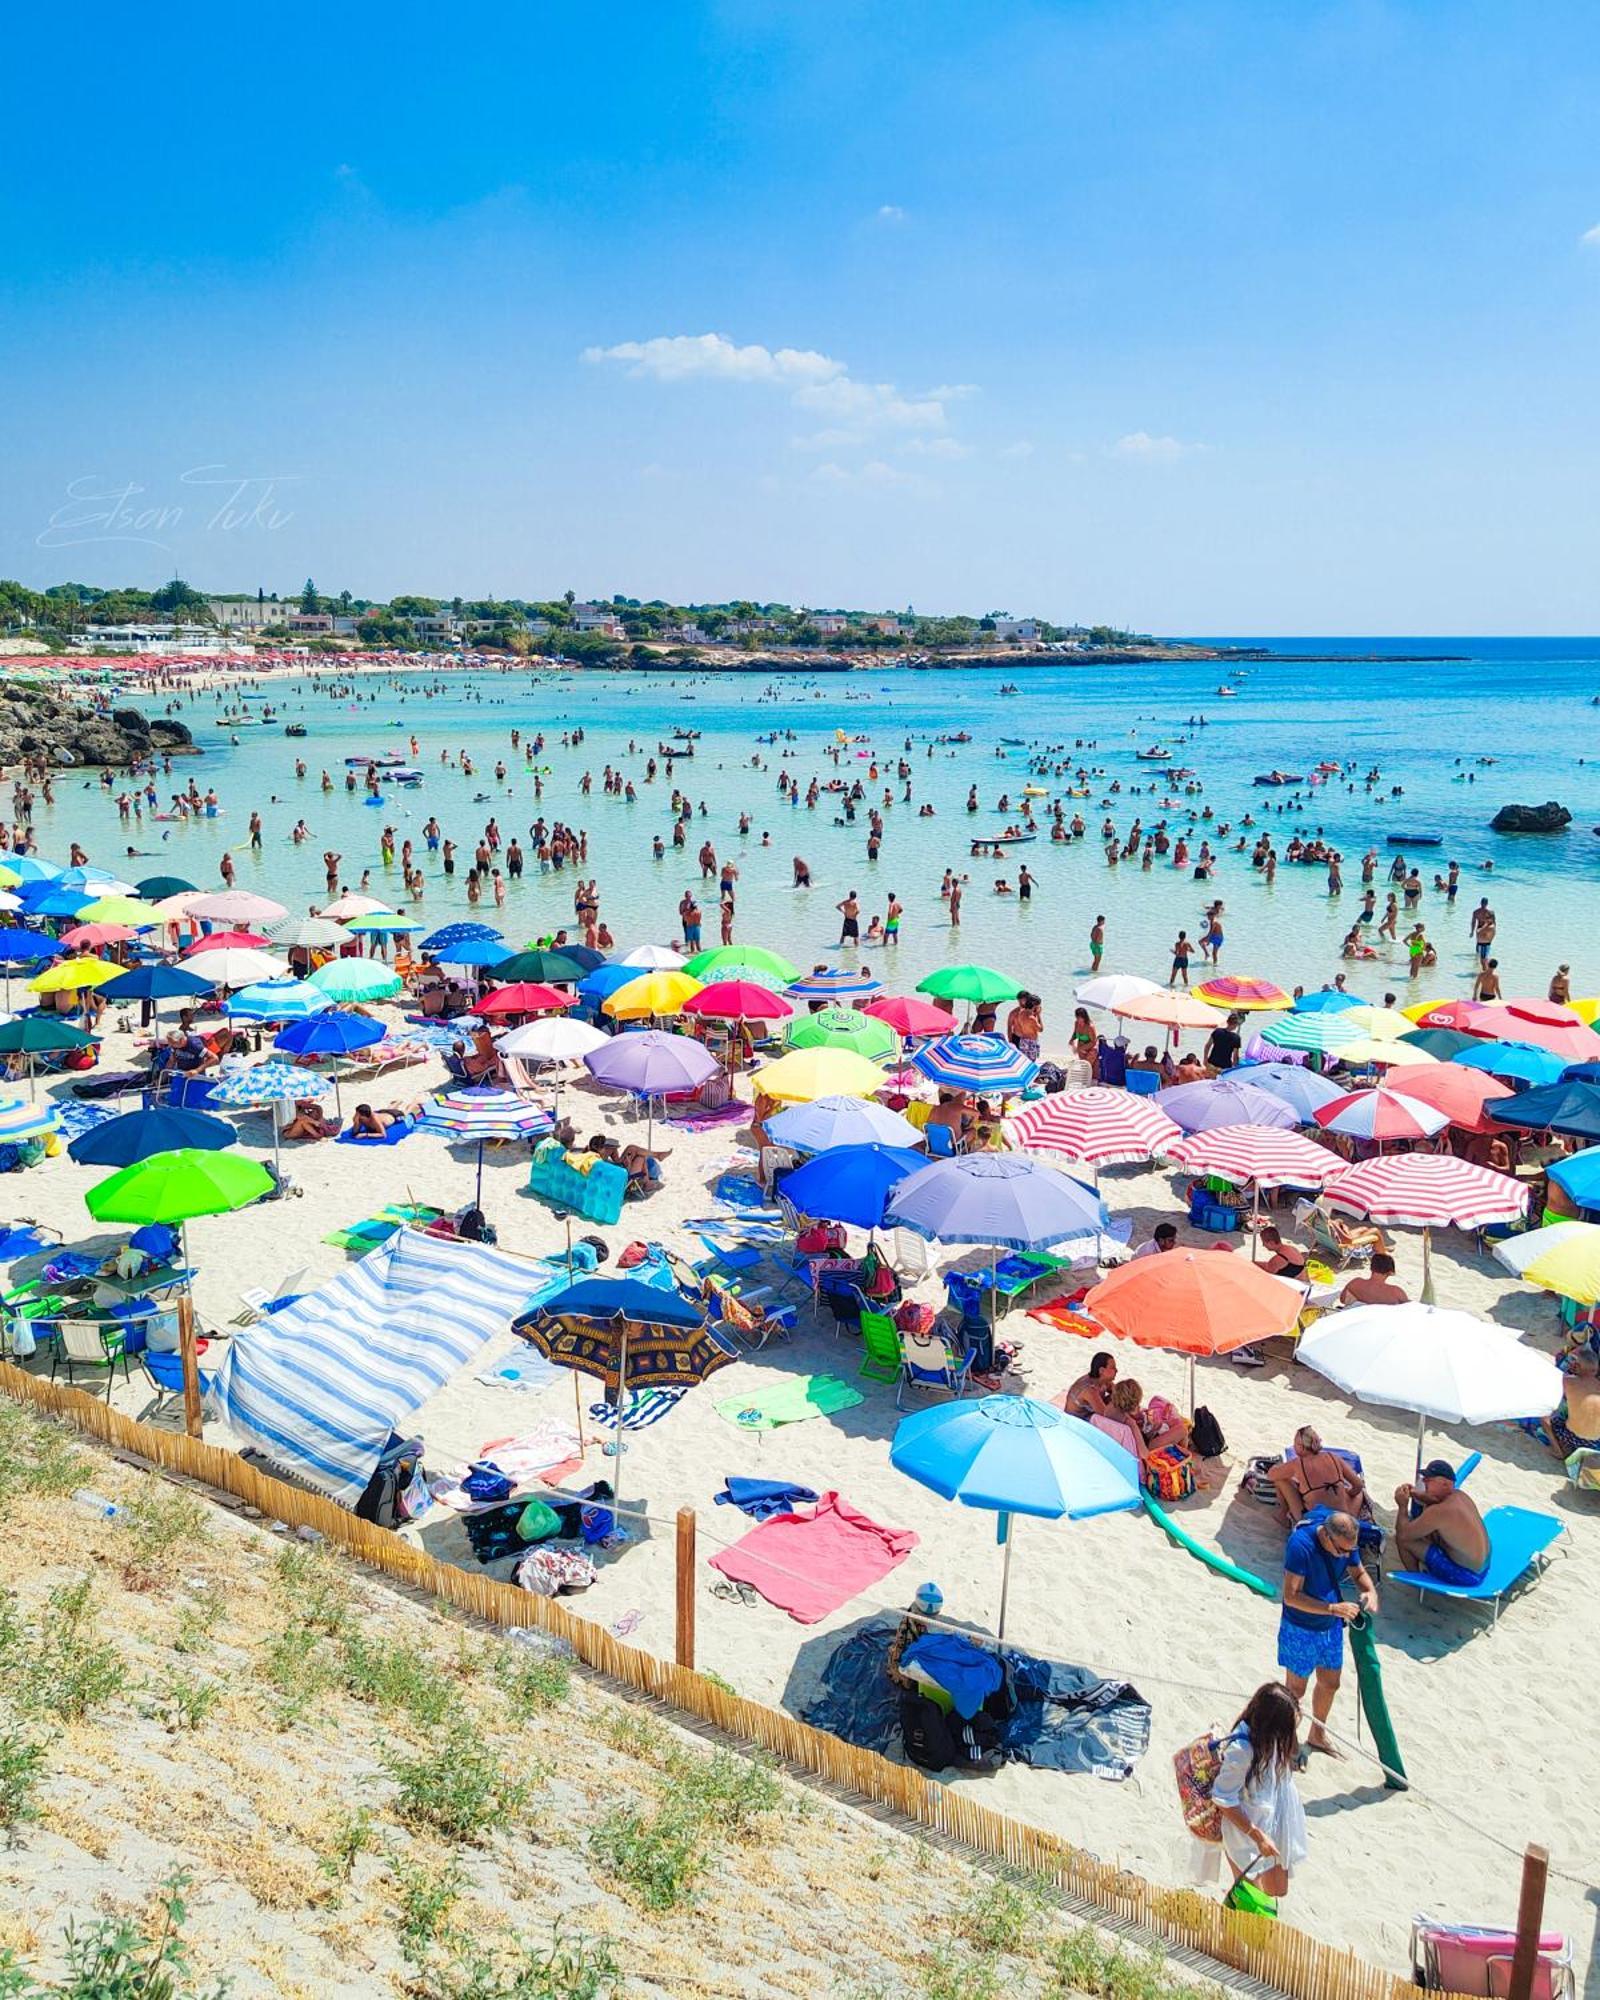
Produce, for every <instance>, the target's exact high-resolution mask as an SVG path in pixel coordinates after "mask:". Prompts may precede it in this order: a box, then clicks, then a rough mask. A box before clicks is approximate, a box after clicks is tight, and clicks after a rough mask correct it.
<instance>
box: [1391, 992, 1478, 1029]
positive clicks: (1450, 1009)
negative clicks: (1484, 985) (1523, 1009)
mask: <svg viewBox="0 0 1600 2000" xmlns="http://www.w3.org/2000/svg"><path fill="white" fill-rule="evenodd" d="M1484 1004H1485V1003H1484V1002H1483V1001H1481V1000H1415V1001H1413V1002H1412V1003H1411V1005H1410V1006H1409V1007H1402V1008H1401V1009H1400V1011H1401V1013H1402V1014H1404V1015H1405V1017H1406V1019H1407V1020H1408V1021H1414V1022H1415V1023H1416V1025H1417V1026H1418V1027H1419V1028H1448V1029H1450V1030H1451V1031H1452V1032H1454V1033H1457V1034H1462V1033H1465V1032H1466V1031H1467V1030H1468V1029H1470V1027H1471V1025H1472V1019H1473V1016H1474V1015H1475V1014H1481V1013H1482V1012H1483V1009H1484Z"/></svg>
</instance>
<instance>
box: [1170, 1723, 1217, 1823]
mask: <svg viewBox="0 0 1600 2000" xmlns="http://www.w3.org/2000/svg"><path fill="white" fill-rule="evenodd" d="M1221 1769H1222V1743H1221V1741H1220V1740H1219V1739H1218V1737H1217V1735H1216V1733H1215V1731H1212V1730H1208V1731H1207V1732H1206V1734H1205V1735H1204V1736H1197V1737H1196V1738H1195V1739H1194V1741H1193V1742H1192V1743H1186V1744H1185V1745H1184V1747H1183V1748H1182V1749H1181V1750H1180V1751H1179V1752H1178V1753H1177V1755H1176V1756H1175V1757H1174V1758H1173V1760H1172V1775H1173V1777H1174V1778H1175V1779H1176V1780H1177V1784H1178V1802H1179V1805H1180V1806H1181V1807H1182V1810H1183V1823H1184V1825H1185V1826H1186V1827H1187V1828H1188V1829H1189V1831H1190V1832H1191V1833H1192V1834H1193V1835H1194V1837H1195V1839H1196V1840H1207V1841H1212V1842H1214V1843H1220V1842H1221V1839H1222V1814H1221V1813H1220V1812H1219V1811H1218V1810H1217V1802H1216V1800H1215V1798H1214V1797H1213V1796H1212V1793H1213V1790H1214V1789H1215V1786H1216V1782H1217V1774H1218V1772H1219V1771H1221Z"/></svg>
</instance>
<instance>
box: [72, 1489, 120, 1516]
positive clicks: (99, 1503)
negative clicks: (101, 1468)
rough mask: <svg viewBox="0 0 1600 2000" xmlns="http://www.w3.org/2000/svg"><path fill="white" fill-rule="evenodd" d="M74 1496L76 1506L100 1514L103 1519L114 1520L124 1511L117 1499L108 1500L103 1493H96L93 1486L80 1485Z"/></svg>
mask: <svg viewBox="0 0 1600 2000" xmlns="http://www.w3.org/2000/svg"><path fill="white" fill-rule="evenodd" d="M72 1498H73V1503H74V1504H75V1505H76V1506H79V1507H82V1508H85V1509H86V1510H87V1511H88V1512H89V1513H91V1514H98V1515H99V1516H100V1518H101V1520H102V1521H114V1520H115V1519H116V1518H117V1516H118V1515H119V1514H120V1513H121V1512H122V1509H121V1508H120V1507H119V1506H118V1505H117V1503H116V1501H115V1500H108V1499H107V1498H106V1496H105V1495H104V1494H103V1493H96V1492H95V1490H94V1489H93V1487H91V1486H80V1487H79V1488H78V1490H77V1492H76V1493H74V1494H73V1496H72Z"/></svg>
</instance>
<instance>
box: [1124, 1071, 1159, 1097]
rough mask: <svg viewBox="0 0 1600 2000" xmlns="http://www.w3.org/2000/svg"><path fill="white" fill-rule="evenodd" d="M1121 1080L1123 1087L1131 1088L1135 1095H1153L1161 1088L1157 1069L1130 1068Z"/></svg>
mask: <svg viewBox="0 0 1600 2000" xmlns="http://www.w3.org/2000/svg"><path fill="white" fill-rule="evenodd" d="M1122 1082H1123V1088H1124V1089H1125V1090H1131V1091H1132V1092H1133V1094H1134V1096H1135V1097H1154V1096H1155V1094H1156V1092H1157V1091H1158V1090H1159V1089H1160V1088H1161V1072H1160V1070H1158V1069H1130V1070H1129V1071H1128V1072H1127V1074H1126V1075H1125V1076H1124V1077H1123V1079H1122Z"/></svg>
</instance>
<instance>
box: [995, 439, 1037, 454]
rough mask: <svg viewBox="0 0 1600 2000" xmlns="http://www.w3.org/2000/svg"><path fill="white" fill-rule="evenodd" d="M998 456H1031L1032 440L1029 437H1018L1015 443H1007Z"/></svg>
mask: <svg viewBox="0 0 1600 2000" xmlns="http://www.w3.org/2000/svg"><path fill="white" fill-rule="evenodd" d="M1000 456H1001V457H1002V458H1032V456H1033V440H1032V439H1031V438H1018V439H1017V441H1016V443H1015V444H1008V445H1007V446H1006V447H1005V449H1004V450H1003V451H1002V452H1001V454H1000Z"/></svg>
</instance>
